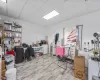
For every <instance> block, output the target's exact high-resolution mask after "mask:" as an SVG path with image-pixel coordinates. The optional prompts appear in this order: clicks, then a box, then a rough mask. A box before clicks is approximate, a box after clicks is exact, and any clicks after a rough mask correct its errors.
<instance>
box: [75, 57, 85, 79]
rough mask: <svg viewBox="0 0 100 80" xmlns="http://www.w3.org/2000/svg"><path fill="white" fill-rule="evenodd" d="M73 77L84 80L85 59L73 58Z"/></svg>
mask: <svg viewBox="0 0 100 80" xmlns="http://www.w3.org/2000/svg"><path fill="white" fill-rule="evenodd" d="M74 76H75V77H76V78H79V79H80V80H86V74H85V57H84V56H75V58H74Z"/></svg>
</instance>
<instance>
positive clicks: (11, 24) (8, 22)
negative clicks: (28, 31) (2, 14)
mask: <svg viewBox="0 0 100 80" xmlns="http://www.w3.org/2000/svg"><path fill="white" fill-rule="evenodd" d="M4 24H8V25H12V23H10V22H4Z"/></svg>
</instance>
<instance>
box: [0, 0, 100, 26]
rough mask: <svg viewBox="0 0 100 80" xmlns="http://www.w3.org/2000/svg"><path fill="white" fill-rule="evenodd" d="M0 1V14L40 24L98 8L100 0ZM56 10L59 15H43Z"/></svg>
mask: <svg viewBox="0 0 100 80" xmlns="http://www.w3.org/2000/svg"><path fill="white" fill-rule="evenodd" d="M7 2H8V3H7V5H6V4H5V3H3V2H2V1H0V14H2V15H6V16H10V17H14V18H17V19H21V20H26V21H29V22H32V23H34V24H37V25H40V26H49V25H53V24H57V23H60V22H62V21H64V20H67V19H70V18H72V17H75V16H78V15H82V14H84V13H88V12H90V11H95V10H98V9H100V0H87V1H85V0H8V1H7ZM53 10H56V11H57V12H59V14H60V15H59V16H56V17H54V18H52V19H50V20H45V19H43V16H44V15H46V14H48V13H49V12H51V11H53Z"/></svg>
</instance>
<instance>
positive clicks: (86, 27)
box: [48, 11, 100, 42]
mask: <svg viewBox="0 0 100 80" xmlns="http://www.w3.org/2000/svg"><path fill="white" fill-rule="evenodd" d="M81 24H83V41H88V40H91V39H94V37H93V33H94V32H100V11H97V12H94V13H89V14H87V15H84V16H81V17H77V18H73V19H71V20H68V21H64V22H62V23H59V24H56V25H53V26H49V27H50V28H51V29H50V31H49V33H48V35H49V41H50V42H52V41H53V38H54V35H55V33H56V32H58V33H60V39H61V38H62V37H63V28H66V32H67V30H68V31H70V29H72V28H73V27H76V25H81ZM49 27H48V28H49ZM66 35H67V33H66ZM65 37H67V36H65Z"/></svg>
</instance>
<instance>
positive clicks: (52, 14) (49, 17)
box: [43, 10, 59, 20]
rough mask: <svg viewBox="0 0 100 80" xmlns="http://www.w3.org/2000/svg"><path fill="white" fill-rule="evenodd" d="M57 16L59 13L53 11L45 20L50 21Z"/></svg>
mask: <svg viewBox="0 0 100 80" xmlns="http://www.w3.org/2000/svg"><path fill="white" fill-rule="evenodd" d="M57 15H59V13H58V12H57V11H55V10H53V11H52V12H50V13H49V14H47V15H45V16H44V17H43V18H44V19H47V20H48V19H51V18H53V17H55V16H57Z"/></svg>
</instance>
